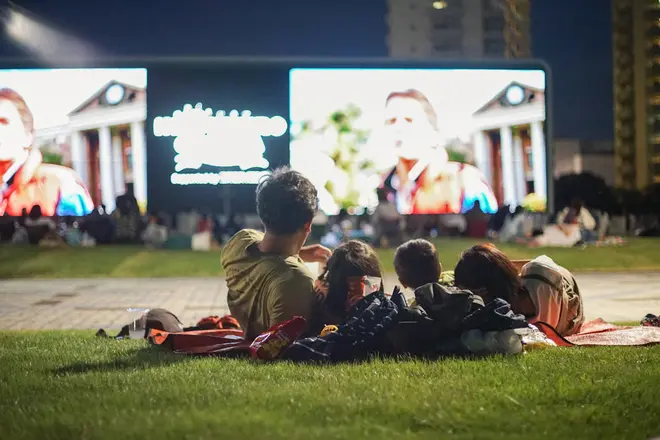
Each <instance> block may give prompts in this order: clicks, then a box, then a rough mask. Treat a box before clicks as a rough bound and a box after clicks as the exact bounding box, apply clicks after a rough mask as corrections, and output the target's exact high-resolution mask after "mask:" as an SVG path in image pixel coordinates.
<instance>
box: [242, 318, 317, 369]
mask: <svg viewBox="0 0 660 440" xmlns="http://www.w3.org/2000/svg"><path fill="white" fill-rule="evenodd" d="M305 324H306V321H305V318H302V317H300V316H296V317H294V318H293V319H290V320H288V321H286V322H283V323H281V324H276V325H274V326H273V327H271V328H270V329H269V330H268V331H266V332H264V333H262V334H260V335H259V336H257V337H256V338H255V339H254V341H252V344H250V354H251V356H252V357H253V358H255V359H261V360H265V361H269V360H273V359H277V358H278V357H280V356H281V355H282V353H284V351H286V349H287V348H289V347H290V346H291V344H293V342H294V341H295V340H296V339H298V338H299V337H300V335H301V334H302V332H303V330H304V329H305Z"/></svg>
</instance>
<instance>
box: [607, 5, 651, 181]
mask: <svg viewBox="0 0 660 440" xmlns="http://www.w3.org/2000/svg"><path fill="white" fill-rule="evenodd" d="M612 43H613V44H612V46H613V51H614V53H613V61H614V154H615V169H616V185H617V186H618V187H621V188H628V189H633V188H637V189H643V188H644V187H646V186H647V185H648V184H650V183H653V182H656V183H658V182H660V0H613V1H612Z"/></svg>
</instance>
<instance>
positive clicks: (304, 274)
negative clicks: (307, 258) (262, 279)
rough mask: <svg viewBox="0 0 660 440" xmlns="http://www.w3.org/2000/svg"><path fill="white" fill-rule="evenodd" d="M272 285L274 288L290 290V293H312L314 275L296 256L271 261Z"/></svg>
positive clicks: (285, 291)
mask: <svg viewBox="0 0 660 440" xmlns="http://www.w3.org/2000/svg"><path fill="white" fill-rule="evenodd" d="M270 269H271V272H270V273H271V274H272V278H273V279H272V281H273V282H272V284H271V285H272V286H273V288H274V289H275V290H284V292H282V293H284V294H286V293H287V291H291V294H295V293H298V294H303V295H304V294H308V293H309V294H310V295H312V294H313V291H314V276H313V275H312V273H311V272H310V271H309V269H308V268H307V266H306V265H305V263H303V262H302V261H301V260H300V259H298V258H297V257H290V258H286V259H283V260H279V261H271V266H270Z"/></svg>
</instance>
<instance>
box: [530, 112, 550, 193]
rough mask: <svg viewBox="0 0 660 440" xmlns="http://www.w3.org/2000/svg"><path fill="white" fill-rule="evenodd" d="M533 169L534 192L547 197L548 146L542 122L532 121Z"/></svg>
mask: <svg viewBox="0 0 660 440" xmlns="http://www.w3.org/2000/svg"><path fill="white" fill-rule="evenodd" d="M531 132H532V133H531V138H532V169H533V171H534V192H535V193H536V194H538V195H540V196H542V197H547V191H548V190H547V186H546V185H547V177H546V163H545V157H546V146H545V135H544V133H543V123H542V122H532V124H531Z"/></svg>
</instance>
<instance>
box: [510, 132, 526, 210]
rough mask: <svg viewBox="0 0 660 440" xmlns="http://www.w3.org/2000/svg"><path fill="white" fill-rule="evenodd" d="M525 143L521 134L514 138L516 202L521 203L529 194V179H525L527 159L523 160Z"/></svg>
mask: <svg viewBox="0 0 660 440" xmlns="http://www.w3.org/2000/svg"><path fill="white" fill-rule="evenodd" d="M523 154H524V153H523V143H522V138H521V137H520V135H519V134H518V135H516V136H515V137H514V138H513V167H514V168H513V169H514V170H515V180H516V192H515V194H516V203H517V204H518V205H520V203H521V202H522V201H523V199H524V198H525V196H526V195H527V181H526V180H525V161H524V160H523Z"/></svg>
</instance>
